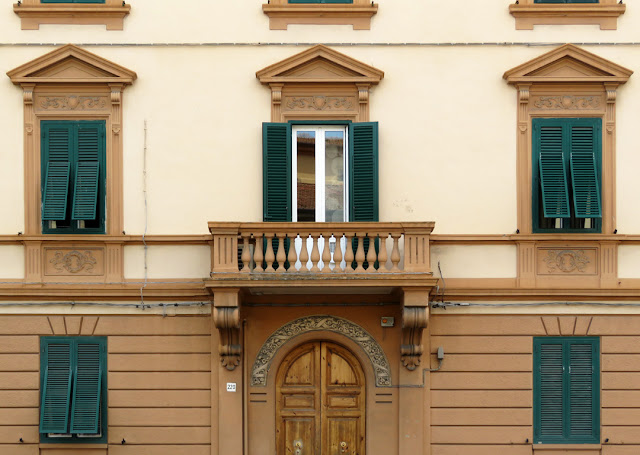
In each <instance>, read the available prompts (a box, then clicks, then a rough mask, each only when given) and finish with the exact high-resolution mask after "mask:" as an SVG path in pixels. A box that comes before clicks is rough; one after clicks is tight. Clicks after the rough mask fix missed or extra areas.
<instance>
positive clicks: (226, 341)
mask: <svg viewBox="0 0 640 455" xmlns="http://www.w3.org/2000/svg"><path fill="white" fill-rule="evenodd" d="M213 323H214V325H215V327H216V328H217V329H218V333H219V335H220V343H219V346H218V352H219V354H220V361H221V363H222V366H223V367H225V368H226V369H227V370H229V371H233V370H235V368H236V367H237V366H238V365H240V356H241V355H242V342H241V338H240V300H239V293H238V292H237V291H233V292H216V293H215V294H214V307H213Z"/></svg>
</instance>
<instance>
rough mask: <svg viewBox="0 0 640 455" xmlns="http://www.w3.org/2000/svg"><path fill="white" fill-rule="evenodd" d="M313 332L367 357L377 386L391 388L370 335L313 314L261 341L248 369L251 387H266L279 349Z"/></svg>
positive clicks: (386, 368)
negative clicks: (334, 336) (349, 344)
mask: <svg viewBox="0 0 640 455" xmlns="http://www.w3.org/2000/svg"><path fill="white" fill-rule="evenodd" d="M315 331H329V332H334V333H338V334H340V335H343V336H345V337H347V338H349V339H350V340H352V341H353V342H354V343H356V344H357V345H358V346H360V347H361V348H362V350H363V351H364V352H365V353H366V354H367V357H369V360H370V361H371V365H372V366H373V371H374V375H375V379H376V387H391V367H390V365H389V361H388V360H387V356H386V355H385V353H384V351H383V349H382V347H381V346H380V345H379V344H378V342H377V341H376V340H375V339H374V338H373V336H371V334H370V333H369V332H367V331H366V330H365V329H363V328H362V327H360V326H359V325H357V324H355V323H353V322H351V321H349V320H347V319H343V318H338V317H335V316H329V315H315V316H305V317H302V318H298V319H296V320H293V321H291V322H288V323H287V324H285V325H283V326H282V327H280V328H279V329H278V330H276V331H275V332H274V333H273V334H271V336H270V337H269V338H268V339H267V341H265V342H264V344H263V345H262V347H261V348H260V352H258V355H257V356H256V360H255V362H254V363H253V368H252V369H251V385H252V386H257V387H265V386H266V385H267V373H268V372H269V368H270V367H271V363H272V362H273V359H274V357H275V355H276V354H277V352H278V350H279V349H280V348H281V347H282V346H284V345H285V344H286V343H287V342H288V341H289V340H291V339H293V338H295V337H296V336H298V335H301V334H303V333H308V332H315Z"/></svg>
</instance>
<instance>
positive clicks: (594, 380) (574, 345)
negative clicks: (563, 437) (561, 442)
mask: <svg viewBox="0 0 640 455" xmlns="http://www.w3.org/2000/svg"><path fill="white" fill-rule="evenodd" d="M567 347H568V350H569V371H568V375H569V390H568V399H569V403H568V414H569V417H568V429H567V431H568V434H567V436H568V437H569V438H570V439H576V438H579V439H589V438H593V439H594V441H595V442H600V434H599V433H600V432H599V428H600V425H599V418H598V415H599V412H600V400H599V393H600V384H599V380H598V377H599V375H598V372H599V362H598V351H599V349H598V346H597V344H596V342H595V341H590V340H589V341H587V340H584V341H581V342H578V341H576V342H568V346H567Z"/></svg>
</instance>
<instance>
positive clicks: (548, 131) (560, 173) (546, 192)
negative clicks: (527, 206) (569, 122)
mask: <svg viewBox="0 0 640 455" xmlns="http://www.w3.org/2000/svg"><path fill="white" fill-rule="evenodd" d="M536 130H537V131H536V133H537V134H536V141H535V144H534V148H535V152H537V153H538V165H539V169H540V187H541V189H542V206H543V210H544V216H545V218H569V217H570V216H571V215H570V213H569V190H568V187H567V170H566V166H565V161H564V158H563V153H562V148H563V134H562V125H558V126H538V127H537V128H536Z"/></svg>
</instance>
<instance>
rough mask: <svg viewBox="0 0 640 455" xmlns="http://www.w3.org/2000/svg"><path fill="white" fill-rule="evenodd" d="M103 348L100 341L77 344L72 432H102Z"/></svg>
mask: <svg viewBox="0 0 640 455" xmlns="http://www.w3.org/2000/svg"><path fill="white" fill-rule="evenodd" d="M101 349H102V347H101V346H100V344H98V343H85V342H79V343H78V345H77V363H76V374H75V377H74V381H73V405H72V409H71V433H74V434H97V433H99V432H100V431H99V430H100V428H99V418H100V395H101V392H102V389H101V386H102V375H103V374H104V372H103V370H102V364H101V361H100V359H101V352H100V351H101Z"/></svg>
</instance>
